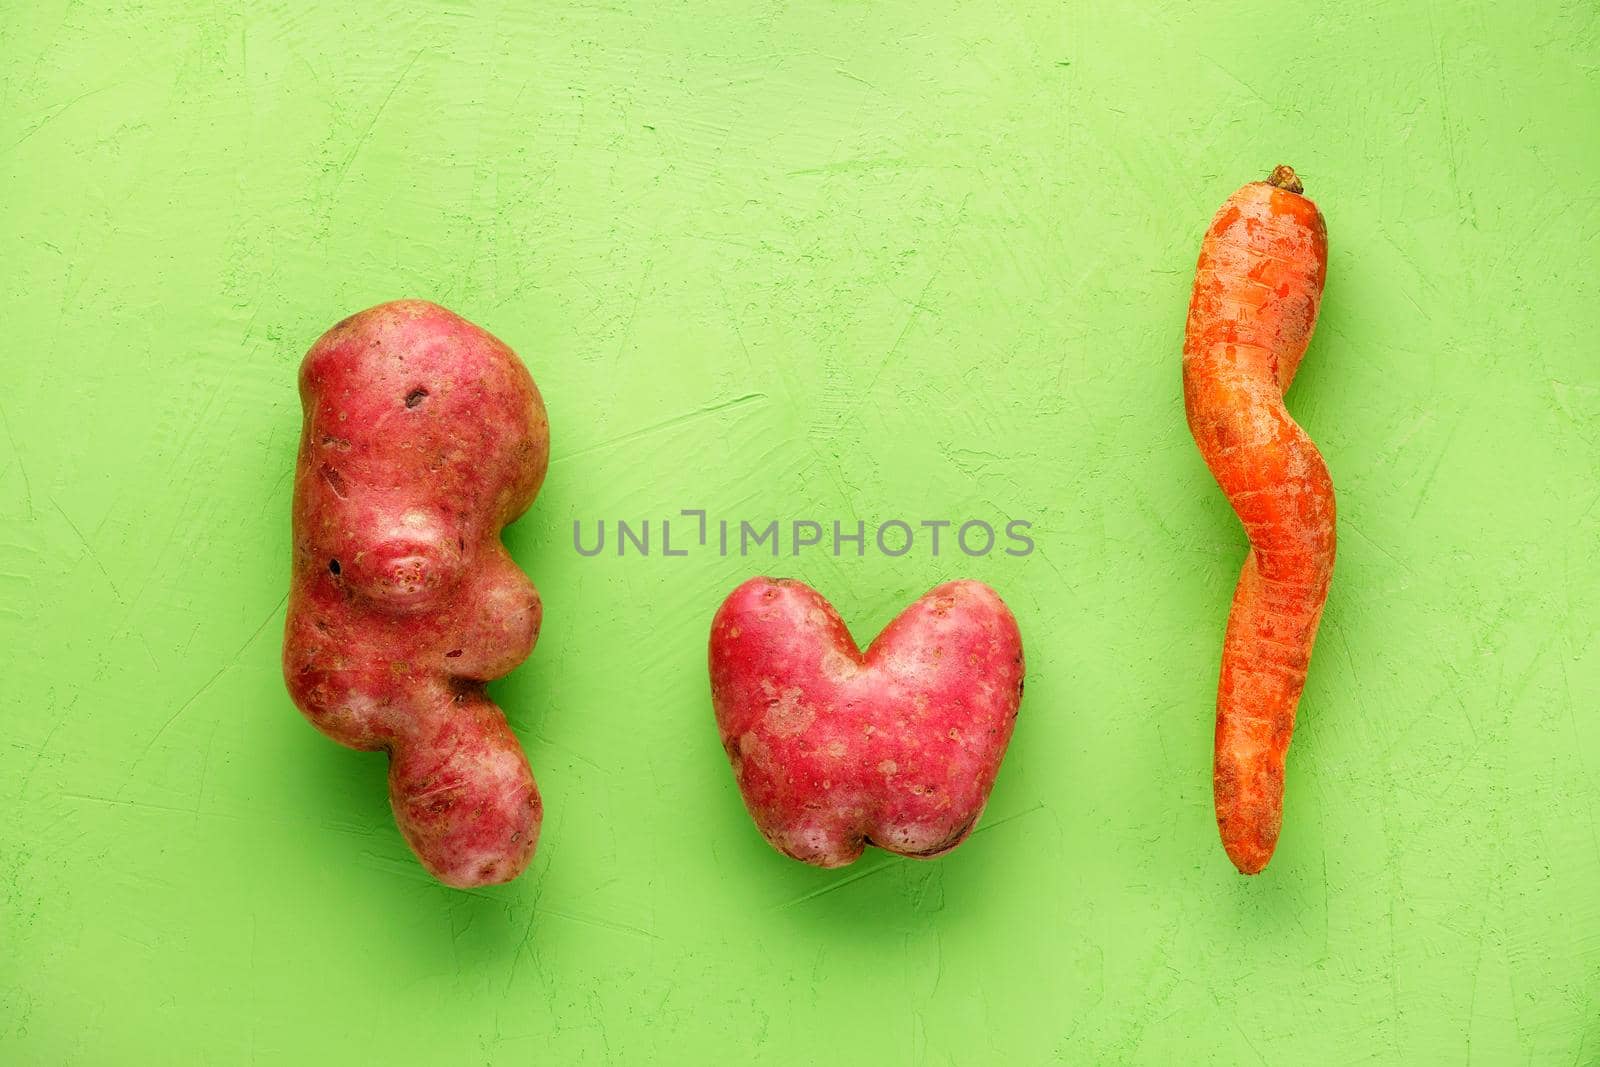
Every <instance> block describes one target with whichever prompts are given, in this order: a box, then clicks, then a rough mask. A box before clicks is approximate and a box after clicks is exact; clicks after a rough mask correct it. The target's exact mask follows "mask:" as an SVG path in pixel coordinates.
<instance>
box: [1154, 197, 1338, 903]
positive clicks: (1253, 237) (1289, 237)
mask: <svg viewBox="0 0 1600 1067" xmlns="http://www.w3.org/2000/svg"><path fill="white" fill-rule="evenodd" d="M1302 192H1303V189H1302V186H1301V184H1300V180H1299V179H1298V178H1297V177H1295V173H1294V171H1293V170H1292V169H1290V168H1289V167H1278V168H1277V169H1276V170H1274V171H1273V172H1272V175H1271V176H1270V177H1269V178H1268V179H1267V180H1266V181H1264V182H1251V183H1250V184H1249V185H1246V186H1244V187H1243V188H1242V189H1240V190H1239V191H1238V192H1236V193H1234V194H1233V195H1232V196H1230V197H1228V199H1227V200H1226V201H1225V202H1224V203H1223V205H1222V208H1221V210H1220V211H1218V212H1217V214H1216V217H1215V218H1213V219H1212V220H1211V226H1210V228H1209V229H1207V230H1206V235H1205V240H1204V241H1203V242H1202V244H1201V246H1200V262H1199V265H1198V266H1197V268H1196V271H1195V280H1194V295H1193V297H1192V298H1191V299H1190V302H1189V322H1188V329H1187V333H1186V336H1185V339H1184V345H1183V392H1184V407H1185V410H1186V412H1187V414H1188V418H1189V431H1190V432H1191V433H1192V434H1193V435H1194V440H1195V444H1197V445H1199V447H1200V454H1201V455H1202V456H1203V457H1204V458H1205V462H1206V466H1208V467H1210V468H1211V473H1212V474H1213V475H1214V476H1215V477H1216V479H1217V484H1218V485H1219V486H1221V488H1222V491H1223V493H1224V494H1225V495H1226V496H1227V498H1228V503H1229V504H1230V505H1231V506H1232V507H1233V510H1234V512H1235V513H1236V514H1237V515H1238V516H1239V521H1240V522H1242V523H1243V524H1244V528H1245V532H1246V534H1247V535H1248V536H1249V538H1250V552H1249V554H1248V555H1247V556H1246V557H1245V561H1244V569H1243V571H1242V572H1241V573H1240V575H1239V585H1238V588H1237V589H1236V590H1235V592H1234V594H1233V608H1232V611H1231V612H1230V613H1229V616H1228V632H1227V636H1226V637H1225V638H1224V639H1223V645H1222V674H1221V679H1220V681H1219V682H1218V685H1217V732H1216V762H1215V765H1214V768H1213V776H1212V785H1213V790H1214V796H1215V801H1216V808H1217V828H1218V830H1219V831H1220V832H1221V834H1222V847H1223V848H1224V849H1226V850H1227V853H1228V858H1229V859H1231V860H1232V861H1233V864H1234V866H1236V867H1237V868H1239V870H1240V872H1242V873H1244V874H1255V873H1256V872H1258V871H1260V870H1261V869H1262V868H1263V867H1265V866H1266V865H1267V861H1268V860H1270V859H1271V858H1272V850H1273V848H1274V847H1276V845H1277V843H1278V829H1279V827H1280V825H1281V824H1282V822H1283V766H1284V757H1285V756H1286V755H1287V753H1288V749H1289V738H1290V735H1291V734H1292V733H1293V731H1294V720H1295V709H1296V706H1297V705H1298V704H1299V702H1300V691H1301V689H1302V688H1303V687H1304V685H1305V678H1306V666H1307V664H1308V663H1309V662H1310V659H1311V646H1312V644H1313V642H1314V641H1315V640H1316V636H1317V623H1318V622H1319V621H1320V619H1321V617H1322V605H1323V601H1324V600H1326V599H1327V595H1328V581H1329V579H1330V578H1331V576H1332V574H1333V554H1334V504H1333V484H1332V482H1331V481H1329V479H1328V468H1327V467H1326V466H1325V465H1324V464H1323V462H1322V456H1321V455H1320V454H1319V453H1318V452H1317V449H1316V446H1315V445H1313V444H1312V443H1311V439H1310V438H1308V437H1307V436H1306V434H1305V431H1304V430H1302V429H1301V428H1300V427H1299V425H1298V424H1297V423H1296V422H1295V421H1294V419H1292V418H1290V417H1289V413H1288V411H1287V410H1285V408H1284V406H1283V394H1284V391H1285V390H1287V389H1288V388H1289V383H1290V382H1291V381H1293V380H1294V372H1295V370H1296V369H1297V368H1298V367H1299V365H1300V358H1301V357H1302V356H1303V355H1305V351H1306V345H1307V343H1309V341H1310V340H1311V329H1312V327H1313V325H1315V323H1316V320H1317V305H1318V303H1319V302H1320V301H1321V298H1322V281H1323V275H1324V274H1325V273H1326V271H1327V265H1328V237H1327V230H1326V229H1325V227H1324V226H1323V222H1322V214H1321V213H1320V212H1319V211H1318V210H1317V207H1316V205H1315V204H1313V203H1312V202H1311V201H1310V200H1307V199H1306V198H1305V197H1304V196H1302V195H1301V193H1302Z"/></svg>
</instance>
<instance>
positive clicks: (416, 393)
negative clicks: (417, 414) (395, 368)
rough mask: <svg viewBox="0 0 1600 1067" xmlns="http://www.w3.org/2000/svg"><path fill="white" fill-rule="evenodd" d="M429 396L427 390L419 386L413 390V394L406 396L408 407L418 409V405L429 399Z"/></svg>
mask: <svg viewBox="0 0 1600 1067" xmlns="http://www.w3.org/2000/svg"><path fill="white" fill-rule="evenodd" d="M427 395H428V391H427V390H426V389H424V388H423V387H422V386H420V385H419V386H417V387H416V388H415V389H413V390H411V392H409V393H407V394H406V407H408V408H414V407H416V406H417V405H418V404H420V403H422V401H423V400H424V399H425V398H426V397H427Z"/></svg>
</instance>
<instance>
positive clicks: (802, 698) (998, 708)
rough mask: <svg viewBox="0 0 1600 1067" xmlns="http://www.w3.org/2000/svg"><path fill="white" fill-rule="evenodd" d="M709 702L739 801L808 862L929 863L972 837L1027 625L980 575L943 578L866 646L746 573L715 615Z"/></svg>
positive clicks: (796, 595)
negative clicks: (884, 854)
mask: <svg viewBox="0 0 1600 1067" xmlns="http://www.w3.org/2000/svg"><path fill="white" fill-rule="evenodd" d="M710 666H711V700H712V704H713V706H714V707H715V709H716V715H717V726H718V729H719V730H720V731H721V734H722V745H723V748H724V749H725V750H726V751H727V753H728V759H729V761H730V762H731V763H732V764H733V775H734V778H735V779H736V780H737V781H738V784H739V792H740V793H741V794H742V795H743V796H744V802H745V806H746V807H747V808H749V810H750V815H751V817H752V818H754V819H755V822H756V826H757V827H759V828H760V830H761V833H762V835H763V836H765V837H766V839H767V840H768V841H769V842H770V843H771V844H772V846H773V847H774V848H776V849H777V850H778V851H780V852H782V853H784V854H785V855H788V856H792V857H793V858H795V859H797V860H801V861H803V862H805V863H810V864H814V865H815V866H818V867H843V866H845V865H847V864H850V863H853V862H855V860H856V859H857V858H858V857H859V856H860V855H861V852H862V849H863V848H864V847H865V846H866V845H869V844H870V845H876V846H878V847H879V848H882V849H886V850H888V851H890V852H895V853H898V854H900V855H902V856H912V857H916V858H918V859H932V858H933V857H935V856H941V855H943V854H944V853H946V852H949V851H950V850H951V849H953V848H955V847H956V846H957V845H959V844H960V843H961V842H962V841H964V840H966V838H967V836H968V835H969V834H971V833H972V829H973V827H974V826H975V825H976V824H977V822H978V817H979V816H980V815H981V814H983V808H984V805H985V804H986V803H988V799H989V790H990V788H991V787H992V786H993V785H994V779H995V775H996V774H997V773H999V770H1000V761H1001V759H1003V758H1004V756H1005V752H1006V745H1007V744H1008V743H1009V742H1010V740H1011V730H1012V727H1013V725H1014V724H1015V722H1016V718H1017V708H1018V706H1019V704H1020V703H1021V701H1022V684H1023V660H1022V635H1021V634H1020V633H1019V632H1018V631H1017V622H1016V619H1014V618H1012V615H1011V612H1010V611H1009V610H1008V609H1007V608H1006V605H1005V602H1004V601H1003V600H1001V599H1000V596H999V594H997V593H995V591H994V590H992V589H990V588H989V587H988V586H986V585H984V584H982V583H981V582H973V581H958V582H949V583H947V584H945V585H941V586H938V587H936V588H934V589H933V590H931V591H930V592H928V593H927V594H926V595H925V596H923V597H922V598H921V599H920V600H918V601H917V602H916V603H914V604H912V605H911V606H910V607H908V608H907V609H906V610H905V611H903V612H901V613H900V615H899V617H897V618H896V619H895V620H894V621H893V622H891V623H890V624H889V625H888V627H886V628H885V629H884V631H883V632H882V633H881V634H879V635H878V637H877V639H876V640H874V641H873V642H872V644H871V645H870V646H869V647H868V648H867V651H866V652H865V653H862V652H861V651H860V650H859V649H858V648H857V646H856V643H855V641H854V640H853V639H852V638H851V636H850V631H849V630H848V629H847V628H846V627H845V624H844V622H843V620H841V619H840V618H839V614H838V612H836V611H834V610H833V606H832V605H831V604H829V603H828V601H827V600H825V599H824V598H823V597H822V595H821V594H820V593H818V592H817V591H816V590H814V589H812V588H811V587H810V586H808V585H806V584H805V583H803V582H798V581H792V580H789V579H772V578H752V579H751V580H750V581H747V582H745V583H744V584H743V585H741V586H739V588H737V589H735V590H734V591H733V593H732V594H730V595H729V596H728V599H727V600H725V601H723V604H722V607H721V608H720V609H718V611H717V615H716V618H715V619H714V620H713V621H712V624H711V648H710Z"/></svg>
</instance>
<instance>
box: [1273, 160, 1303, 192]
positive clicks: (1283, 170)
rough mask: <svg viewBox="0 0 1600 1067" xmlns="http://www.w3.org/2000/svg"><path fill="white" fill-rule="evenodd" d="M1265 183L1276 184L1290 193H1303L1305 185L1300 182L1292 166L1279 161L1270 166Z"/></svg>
mask: <svg viewBox="0 0 1600 1067" xmlns="http://www.w3.org/2000/svg"><path fill="white" fill-rule="evenodd" d="M1267 184H1268V185H1276V186H1277V187H1278V188H1279V189H1287V190H1289V192H1291V193H1304V192H1305V191H1306V187H1305V186H1304V185H1301V184H1300V176H1299V175H1298V174H1296V173H1295V172H1294V168H1293V167H1291V166H1289V165H1287V164H1285V163H1280V164H1278V165H1277V166H1276V167H1273V168H1272V173H1271V174H1269V175H1267Z"/></svg>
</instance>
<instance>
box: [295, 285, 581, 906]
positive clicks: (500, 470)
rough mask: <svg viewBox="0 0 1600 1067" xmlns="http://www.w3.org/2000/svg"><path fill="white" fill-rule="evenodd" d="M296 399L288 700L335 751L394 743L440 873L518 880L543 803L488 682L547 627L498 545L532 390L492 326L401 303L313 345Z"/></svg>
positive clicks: (522, 472)
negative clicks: (300, 420) (299, 413)
mask: <svg viewBox="0 0 1600 1067" xmlns="http://www.w3.org/2000/svg"><path fill="white" fill-rule="evenodd" d="M300 401H301V405H302V407H303V409H304V416H305V421H304V424H303V428H302V431H301V435H300V455H299V460H298V463H297V465H296V468H295V483H294V563H293V574H292V579H291V585H290V589H289V609H288V619H287V622H286V624H285V628H284V641H283V676H284V681H285V682H286V683H287V685H288V689H289V695H290V696H291V697H292V698H293V700H294V702H295V704H296V705H297V706H298V707H299V708H300V710H301V711H302V712H304V713H305V716H306V718H308V719H309V720H311V723H312V725H314V726H316V728H317V729H319V730H321V731H322V732H323V733H325V734H327V735H328V736H329V737H331V738H333V739H334V740H335V741H338V742H339V743H340V744H343V745H348V746H349V747H351V748H355V749H362V750H374V749H383V750H384V751H386V752H388V753H389V801H390V804H391V806H392V807H393V809H394V817H395V821H396V822H397V823H398V824H399V826H400V830H401V832H402V833H403V834H404V835H405V838H406V841H407V842H409V843H410V845H411V848H412V850H413V851H414V852H415V853H416V854H417V858H418V859H419V860H421V861H422V865H423V866H424V867H426V868H427V869H428V871H429V872H430V873H432V874H433V876H434V877H436V878H438V879H439V880H440V881H441V882H444V883H445V884H446V885H451V886H457V887H462V888H465V887H470V886H479V885H489V884H494V883H498V882H505V881H509V880H510V879H512V878H515V877H516V876H517V875H518V874H520V873H521V872H522V870H523V869H524V868H525V867H527V865H528V861H529V860H530V859H531V858H532V857H533V850H534V846H535V844H536V843H537V842H538V839H539V823H540V818H541V815H542V811H543V809H542V805H541V803H540V799H539V791H538V789H537V788H536V787H535V785H534V781H533V773H532V772H531V771H530V770H529V768H528V761H527V758H526V757H525V756H524V755H523V752H522V747H521V746H520V745H519V744H518V743H517V739H516V736H515V735H514V734H513V733H512V732H511V728H510V726H509V725H508V724H507V723H506V718H505V715H504V714H502V713H501V711H500V709H499V708H497V707H496V706H495V705H494V703H493V702H492V701H490V700H489V698H488V696H487V695H486V694H485V692H484V683H485V682H487V681H489V680H491V679H494V678H499V677H500V676H501V675H504V674H505V673H506V672H508V671H510V670H511V669H512V668H513V667H515V666H516V665H517V664H518V663H521V662H522V661H523V660H524V659H525V658H526V657H527V655H528V653H529V652H530V651H531V650H532V648H533V643H534V641H535V640H536V639H537V638H538V635H539V624H540V621H541V615H542V611H541V607H540V603H539V594H538V592H537V591H535V589H534V587H533V583H532V582H530V581H529V580H528V577H527V576H526V575H525V574H523V573H522V572H521V571H520V570H518V569H517V566H516V564H515V563H513V562H512V560H511V556H510V555H509V554H508V553H507V552H506V549H505V545H503V544H502V543H501V541H500V531H501V529H502V528H503V527H504V526H505V525H506V524H507V523H510V522H511V521H513V520H514V519H516V518H517V517H518V516H520V515H521V514H522V513H523V512H524V511H526V510H527V508H528V505H529V504H531V503H532V502H533V498H534V495H535V494H536V493H538V491H539V486H540V485H541V483H543V481H544V475H545V469H546V467H547V466H548V464H549V459H550V429H549V422H548V419H547V418H546V416H545V409H544V402H543V400H542V399H541V398H540V396H539V390H538V388H537V387H536V386H535V385H534V384H533V379H532V378H531V377H529V375H528V371H527V368H525V367H524V366H523V365H522V362H521V361H520V360H518V359H517V357H516V355H515V353H513V352H512V351H511V349H509V348H507V347H506V346H505V345H504V344H502V343H501V342H500V341H498V340H497V339H495V338H494V337H492V336H490V335H489V334H488V333H486V332H485V331H484V330H482V329H479V328H478V327H477V326H474V325H473V324H472V323H470V322H467V321H466V320H465V319H462V318H460V317H459V316H457V315H455V314H454V313H452V312H450V311H447V310H445V309H444V308H442V307H439V306H438V305H436V304H430V303H427V302H426V301H422V300H400V301H395V302H393V303H388V304H380V305H379V306H377V307H374V308H369V309H368V310H366V311H363V312H360V313H359V314H356V315H352V316H351V317H350V318H348V319H345V320H344V321H343V322H340V323H339V324H338V325H336V326H334V327H333V329H331V330H329V331H328V332H327V333H325V334H323V335H322V336H321V337H320V338H318V340H317V342H316V344H314V345H312V346H311V350H310V351H309V352H307V353H306V357H305V360H304V362H303V363H302V364H301V366H300Z"/></svg>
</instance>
